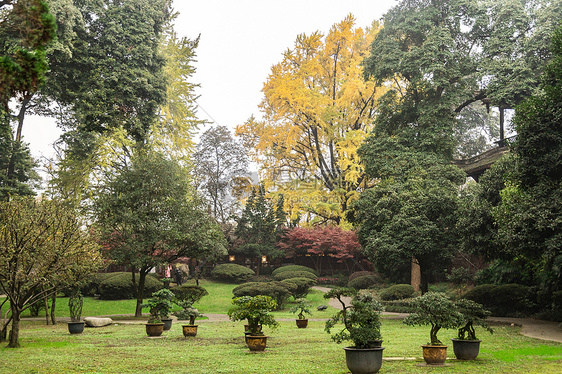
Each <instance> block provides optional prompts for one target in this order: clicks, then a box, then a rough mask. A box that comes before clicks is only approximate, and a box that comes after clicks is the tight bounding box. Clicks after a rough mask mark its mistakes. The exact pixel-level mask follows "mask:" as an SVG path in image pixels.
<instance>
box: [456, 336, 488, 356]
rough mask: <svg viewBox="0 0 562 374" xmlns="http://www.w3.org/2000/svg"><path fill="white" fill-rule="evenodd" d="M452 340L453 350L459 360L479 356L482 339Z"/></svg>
mask: <svg viewBox="0 0 562 374" xmlns="http://www.w3.org/2000/svg"><path fill="white" fill-rule="evenodd" d="M451 340H452V341H453V352H454V353H455V357H456V358H457V359H458V360H474V359H475V358H476V357H477V356H478V353H479V352H480V342H481V341H482V340H462V339H451Z"/></svg>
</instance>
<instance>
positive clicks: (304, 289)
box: [283, 278, 316, 300]
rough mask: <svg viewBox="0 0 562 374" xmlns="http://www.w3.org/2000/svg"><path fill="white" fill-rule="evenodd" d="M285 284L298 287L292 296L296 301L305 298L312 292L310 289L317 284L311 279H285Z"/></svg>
mask: <svg viewBox="0 0 562 374" xmlns="http://www.w3.org/2000/svg"><path fill="white" fill-rule="evenodd" d="M283 283H292V284H294V285H295V286H296V289H295V291H293V293H292V296H293V297H294V298H295V300H296V299H302V298H305V297H306V295H308V292H309V291H310V287H312V286H313V285H315V284H316V281H315V280H312V279H310V278H289V279H285V280H284V281H283Z"/></svg>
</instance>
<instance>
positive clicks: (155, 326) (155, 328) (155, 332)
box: [145, 323, 164, 336]
mask: <svg viewBox="0 0 562 374" xmlns="http://www.w3.org/2000/svg"><path fill="white" fill-rule="evenodd" d="M145 326H146V335H148V336H160V335H162V333H163V332H164V324H163V323H146V324H145Z"/></svg>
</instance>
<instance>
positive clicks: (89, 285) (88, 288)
mask: <svg viewBox="0 0 562 374" xmlns="http://www.w3.org/2000/svg"><path fill="white" fill-rule="evenodd" d="M119 274H123V272H116V273H94V274H91V275H89V276H88V278H87V279H85V281H84V285H83V286H82V287H81V289H80V292H82V295H84V296H95V295H99V294H100V289H99V288H100V284H101V283H102V282H103V281H105V280H106V279H109V278H111V277H114V276H116V275H119ZM128 274H130V273H128Z"/></svg>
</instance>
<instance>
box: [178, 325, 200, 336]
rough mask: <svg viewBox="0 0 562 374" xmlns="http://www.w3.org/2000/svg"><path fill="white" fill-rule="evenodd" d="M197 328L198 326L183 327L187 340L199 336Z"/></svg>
mask: <svg viewBox="0 0 562 374" xmlns="http://www.w3.org/2000/svg"><path fill="white" fill-rule="evenodd" d="M197 326H198V325H181V327H182V329H183V336H185V337H186V338H187V337H188V336H196V335H197Z"/></svg>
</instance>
